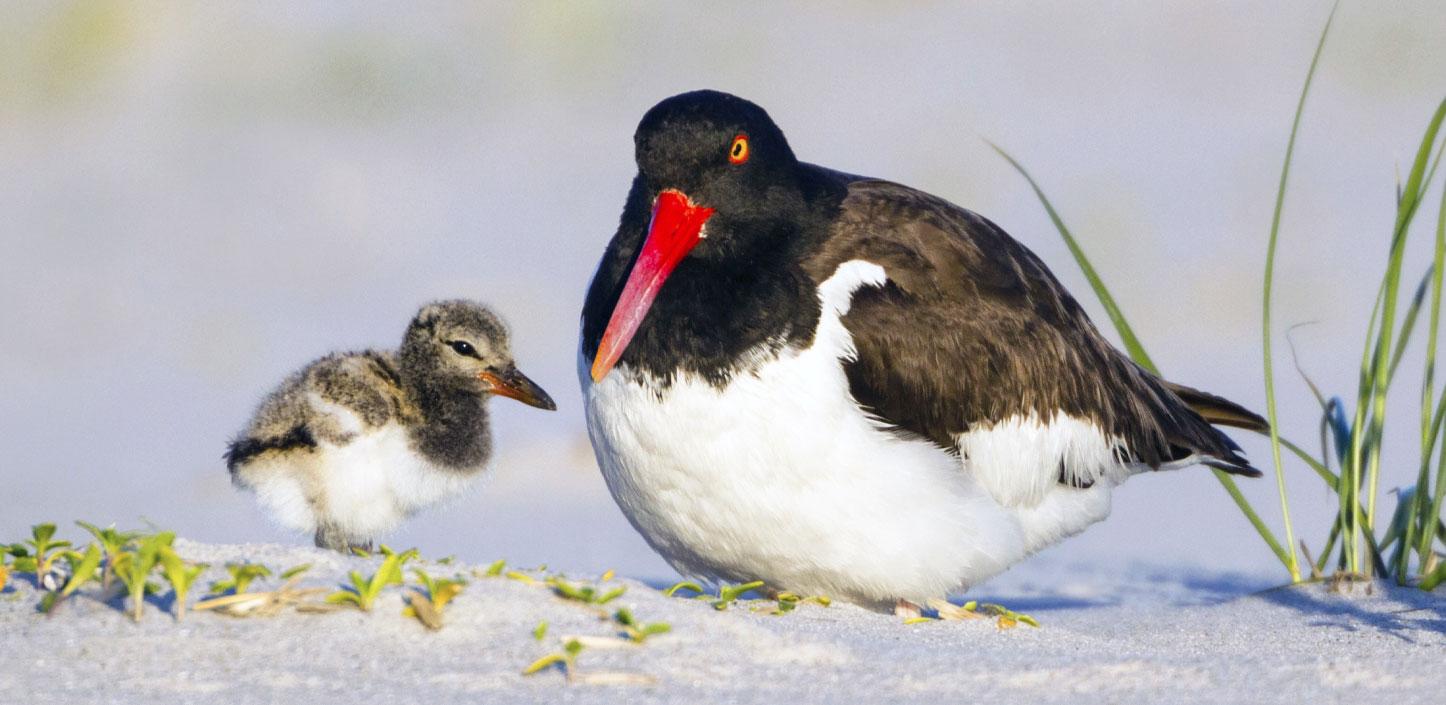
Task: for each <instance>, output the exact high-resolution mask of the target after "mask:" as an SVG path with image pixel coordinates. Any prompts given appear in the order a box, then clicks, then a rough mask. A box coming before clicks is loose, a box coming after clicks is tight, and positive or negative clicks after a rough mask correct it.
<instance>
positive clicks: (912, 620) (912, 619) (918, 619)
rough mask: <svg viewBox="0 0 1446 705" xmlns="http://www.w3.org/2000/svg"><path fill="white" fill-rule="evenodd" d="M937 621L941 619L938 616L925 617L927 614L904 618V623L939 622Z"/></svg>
mask: <svg viewBox="0 0 1446 705" xmlns="http://www.w3.org/2000/svg"><path fill="white" fill-rule="evenodd" d="M937 621H939V620H938V619H937V618H935V617H925V616H922V615H920V616H918V617H910V618H908V619H906V620H904V624H924V623H926V622H937Z"/></svg>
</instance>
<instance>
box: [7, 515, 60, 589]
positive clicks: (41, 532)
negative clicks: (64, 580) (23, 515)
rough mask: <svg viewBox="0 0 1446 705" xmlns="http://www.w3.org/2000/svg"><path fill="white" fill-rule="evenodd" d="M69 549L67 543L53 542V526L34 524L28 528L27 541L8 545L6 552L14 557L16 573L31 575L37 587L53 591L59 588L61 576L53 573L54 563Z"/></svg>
mask: <svg viewBox="0 0 1446 705" xmlns="http://www.w3.org/2000/svg"><path fill="white" fill-rule="evenodd" d="M69 548H70V542H69V541H63V540H62V541H57V540H55V525H54V524H36V525H35V526H32V527H30V538H29V539H27V540H25V541H23V542H20V543H13V544H10V547H9V549H8V550H9V553H10V555H12V556H14V557H15V560H14V566H15V571H16V572H17V573H33V574H34V575H35V582H36V584H37V585H39V586H40V587H41V588H42V589H44V590H52V591H53V590H59V589H60V588H61V584H60V579H61V576H60V575H59V574H57V573H56V572H55V562H56V561H58V560H60V558H61V557H62V556H63V555H64V552H65V550H66V549H69Z"/></svg>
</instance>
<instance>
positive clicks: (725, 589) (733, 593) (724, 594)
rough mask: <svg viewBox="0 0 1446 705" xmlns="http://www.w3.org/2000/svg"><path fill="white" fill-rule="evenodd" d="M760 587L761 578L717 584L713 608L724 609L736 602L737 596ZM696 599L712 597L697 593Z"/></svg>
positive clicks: (761, 585)
mask: <svg viewBox="0 0 1446 705" xmlns="http://www.w3.org/2000/svg"><path fill="white" fill-rule="evenodd" d="M761 587H763V581H762V580H755V581H753V582H751V583H743V584H742V585H727V584H724V585H719V586H718V599H716V600H713V609H715V610H718V611H720V612H721V611H723V610H726V609H728V606H729V605H731V604H733V603H734V602H737V601H738V598H740V597H742V596H743V594H744V593H746V592H748V591H749V590H757V589H758V588H761ZM698 599H703V600H706V599H712V598H710V597H708V596H707V595H699V596H698Z"/></svg>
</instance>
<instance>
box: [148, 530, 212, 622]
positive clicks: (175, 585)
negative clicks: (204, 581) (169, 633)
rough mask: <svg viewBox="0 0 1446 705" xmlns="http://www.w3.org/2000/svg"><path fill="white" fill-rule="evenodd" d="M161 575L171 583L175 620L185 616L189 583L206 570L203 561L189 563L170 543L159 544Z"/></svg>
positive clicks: (191, 583) (189, 590)
mask: <svg viewBox="0 0 1446 705" xmlns="http://www.w3.org/2000/svg"><path fill="white" fill-rule="evenodd" d="M159 557H160V564H161V575H164V576H165V577H166V582H168V583H170V584H171V593H172V595H174V596H175V606H174V607H173V609H174V610H175V612H174V614H175V615H176V620H177V621H180V620H183V619H185V618H186V596H187V595H188V594H190V592H191V585H193V584H195V582H196V579H197V578H199V577H201V574H202V573H204V572H206V568H207V565H206V564H205V563H190V562H187V561H186V560H185V559H183V558H181V556H180V555H179V554H177V553H176V551H175V549H173V548H171V546H170V544H169V543H168V544H166V545H164V546H161V549H160V554H159Z"/></svg>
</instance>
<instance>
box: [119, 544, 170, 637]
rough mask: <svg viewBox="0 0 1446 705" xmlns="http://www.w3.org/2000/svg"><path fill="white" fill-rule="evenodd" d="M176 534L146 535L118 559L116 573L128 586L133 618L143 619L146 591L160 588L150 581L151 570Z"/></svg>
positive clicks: (136, 619) (150, 591) (154, 590)
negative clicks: (162, 549)
mask: <svg viewBox="0 0 1446 705" xmlns="http://www.w3.org/2000/svg"><path fill="white" fill-rule="evenodd" d="M175 538H176V535H175V534H173V533H171V532H169V531H162V532H160V533H158V534H152V535H151V536H147V537H144V538H142V539H141V540H140V543H139V545H138V546H137V547H136V549H135V550H134V551H125V552H122V553H121V555H120V556H119V557H118V558H117V559H116V562H115V569H114V570H115V575H116V577H117V578H120V581H121V582H122V583H123V584H124V585H125V586H126V593H127V594H128V595H129V596H130V600H131V619H133V620H135V621H137V622H139V621H141V613H142V611H143V610H144V609H145V603H146V593H154V592H157V591H158V590H159V589H160V588H159V587H157V586H156V585H155V584H154V583H151V582H150V577H151V572H152V571H153V570H155V568H156V564H157V563H158V562H160V558H161V548H163V547H168V546H170V545H171V542H172V541H173V540H175Z"/></svg>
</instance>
